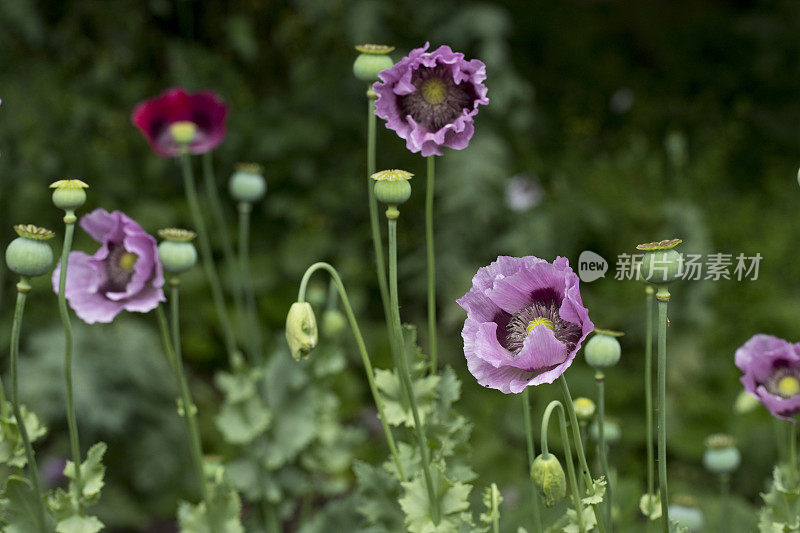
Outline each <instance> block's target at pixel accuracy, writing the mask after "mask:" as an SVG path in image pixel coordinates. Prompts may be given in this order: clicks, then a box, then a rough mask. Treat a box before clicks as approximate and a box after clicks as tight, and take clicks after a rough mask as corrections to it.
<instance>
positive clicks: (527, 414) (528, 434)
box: [522, 387, 544, 533]
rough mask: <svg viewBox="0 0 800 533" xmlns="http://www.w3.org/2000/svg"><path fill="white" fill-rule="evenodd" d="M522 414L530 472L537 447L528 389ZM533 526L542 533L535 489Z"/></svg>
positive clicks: (523, 397)
mask: <svg viewBox="0 0 800 533" xmlns="http://www.w3.org/2000/svg"><path fill="white" fill-rule="evenodd" d="M522 413H523V417H524V420H525V439H526V440H527V445H528V471H529V472H530V469H531V466H532V465H533V460H534V459H536V447H535V446H534V444H533V426H532V424H531V399H530V392H528V388H527V387H525V388H524V389H523V390H522ZM532 508H533V525H534V527H535V528H536V530H535V531H536V533H542V531H544V530H543V529H542V515H541V509H540V508H539V492H538V491H537V490H536V487H535V486H534V487H533V506H532Z"/></svg>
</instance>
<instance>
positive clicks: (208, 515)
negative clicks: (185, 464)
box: [178, 467, 244, 533]
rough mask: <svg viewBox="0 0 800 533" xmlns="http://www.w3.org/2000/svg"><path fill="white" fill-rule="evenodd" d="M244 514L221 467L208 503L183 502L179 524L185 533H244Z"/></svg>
mask: <svg viewBox="0 0 800 533" xmlns="http://www.w3.org/2000/svg"><path fill="white" fill-rule="evenodd" d="M241 513H242V501H241V499H240V498H239V495H238V494H237V493H236V491H235V490H233V488H232V487H231V486H230V485H229V484H228V483H227V481H226V480H225V476H224V470H223V469H222V468H221V467H220V468H218V469H217V473H216V475H215V478H214V481H213V482H211V483H209V487H208V500H207V501H204V502H200V503H198V504H196V505H192V504H190V503H187V502H181V504H180V506H179V508H178V523H179V525H180V530H181V532H182V533H244V527H243V526H242V521H241Z"/></svg>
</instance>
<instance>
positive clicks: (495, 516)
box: [491, 483, 500, 533]
mask: <svg viewBox="0 0 800 533" xmlns="http://www.w3.org/2000/svg"><path fill="white" fill-rule="evenodd" d="M491 490H492V533H500V502H499V501H498V497H497V496H498V491H497V485H495V484H494V483H492V487H491Z"/></svg>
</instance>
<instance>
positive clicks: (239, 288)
mask: <svg viewBox="0 0 800 533" xmlns="http://www.w3.org/2000/svg"><path fill="white" fill-rule="evenodd" d="M212 153H213V152H206V153H205V154H203V155H202V160H203V183H204V185H205V191H206V197H207V198H208V199H209V204H210V206H211V217H212V220H213V224H214V226H215V227H216V230H217V231H216V233H217V237H218V239H219V241H220V242H221V243H222V253H223V257H224V258H225V267H226V270H227V271H228V273H229V275H230V276H231V277H232V278H233V279H229V280H228V281H230V283H231V294H232V295H233V303H234V306H235V307H236V312H237V314H238V316H239V317H243V316H244V312H245V308H244V298H243V296H242V295H243V294H244V283H243V282H244V280H240V279H239V278H238V276H236V275H235V273H236V272H237V271H238V269H237V268H236V260H235V259H234V257H235V256H234V255H233V244H232V243H231V239H230V235H229V234H228V226H227V224H226V223H225V212H224V211H223V209H222V201H221V200H220V197H219V191H218V190H217V180H216V178H215V177H214V161H213V159H212V158H213V156H212Z"/></svg>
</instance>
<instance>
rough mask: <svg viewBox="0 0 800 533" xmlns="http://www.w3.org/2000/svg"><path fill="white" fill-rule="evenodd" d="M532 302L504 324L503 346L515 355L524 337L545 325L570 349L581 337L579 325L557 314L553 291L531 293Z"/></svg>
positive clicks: (555, 298) (520, 347) (520, 348)
mask: <svg viewBox="0 0 800 533" xmlns="http://www.w3.org/2000/svg"><path fill="white" fill-rule="evenodd" d="M531 299H532V301H533V302H532V303H531V304H530V305H528V306H526V307H524V308H522V309H521V310H520V311H518V312H516V313H514V314H513V315H511V317H510V319H509V321H508V325H507V326H506V338H505V343H504V346H505V348H506V349H507V350H508V351H510V352H511V353H512V354H514V355H517V354H518V353H519V352H520V350H522V346H523V344H524V343H525V338H526V337H527V336H528V335H529V334H530V333H531V332H532V331H533V330H534V329H535V328H536V327H537V326H545V327H546V328H548V329H550V330H551V331H552V332H553V335H555V338H556V340H558V341H559V342H562V343H563V344H564V345H565V346H566V347H567V350H568V351H572V350H573V349H574V348H575V345H576V344H577V343H578V340H579V339H580V338H581V333H582V330H581V327H580V326H579V325H577V324H573V323H572V322H567V321H566V320H564V319H563V318H561V315H559V314H558V309H559V307H561V306H560V304H559V301H558V300H559V298H557V295H556V294H555V292H554V291H551V290H542V291H536V292H534V293H533V294H532V295H531ZM498 336H499V335H498Z"/></svg>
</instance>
